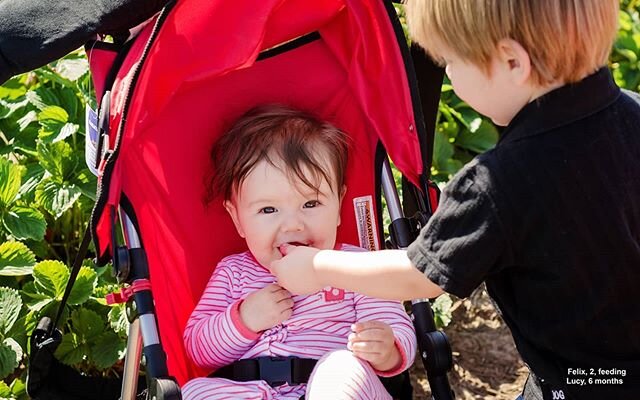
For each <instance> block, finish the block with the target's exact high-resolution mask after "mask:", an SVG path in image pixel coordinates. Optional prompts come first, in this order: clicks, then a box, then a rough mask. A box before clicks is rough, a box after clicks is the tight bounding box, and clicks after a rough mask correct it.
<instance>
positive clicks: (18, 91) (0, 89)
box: [0, 75, 27, 100]
mask: <svg viewBox="0 0 640 400" xmlns="http://www.w3.org/2000/svg"><path fill="white" fill-rule="evenodd" d="M23 77H24V75H18V76H14V77H13V78H11V79H9V80H8V81H6V82H5V83H3V84H2V86H0V99H7V100H14V99H17V98H18V97H21V96H23V95H24V94H25V92H26V91H27V89H26V87H25V85H24V83H22V80H23Z"/></svg>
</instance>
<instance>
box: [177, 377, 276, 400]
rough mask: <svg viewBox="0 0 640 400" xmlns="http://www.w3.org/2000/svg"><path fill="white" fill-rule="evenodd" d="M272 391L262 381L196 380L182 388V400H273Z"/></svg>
mask: <svg viewBox="0 0 640 400" xmlns="http://www.w3.org/2000/svg"><path fill="white" fill-rule="evenodd" d="M273 394H274V393H273V389H272V388H271V387H270V386H269V385H267V384H266V383H265V382H262V381H250V382H235V381H232V380H229V379H223V378H196V379H192V380H190V381H189V382H187V383H186V384H185V385H184V386H183V387H182V398H183V399H184V400H205V399H207V400H235V399H242V400H261V399H273V398H274V396H273Z"/></svg>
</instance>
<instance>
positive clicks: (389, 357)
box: [347, 321, 402, 371]
mask: <svg viewBox="0 0 640 400" xmlns="http://www.w3.org/2000/svg"><path fill="white" fill-rule="evenodd" d="M351 330H352V331H353V332H352V333H350V334H349V338H348V340H349V341H348V343H347V348H348V349H349V350H351V351H352V352H353V354H354V355H355V356H356V357H358V358H360V359H363V360H366V361H369V364H371V366H372V367H373V368H375V369H376V370H378V371H390V370H392V369H394V368H397V367H398V366H399V365H400V363H402V356H401V355H400V351H399V350H398V348H397V347H396V345H395V336H394V335H393V330H391V327H390V326H389V325H388V324H386V323H384V322H382V321H366V322H357V323H355V324H353V325H352V326H351Z"/></svg>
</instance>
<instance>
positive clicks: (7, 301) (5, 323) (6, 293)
mask: <svg viewBox="0 0 640 400" xmlns="http://www.w3.org/2000/svg"><path fill="white" fill-rule="evenodd" d="M21 308H22V299H21V298H20V294H18V291H17V290H15V289H10V288H6V287H0V337H4V336H6V335H7V333H8V332H9V330H10V329H11V327H12V326H13V324H14V323H15V322H16V320H17V319H18V315H20V309H21Z"/></svg>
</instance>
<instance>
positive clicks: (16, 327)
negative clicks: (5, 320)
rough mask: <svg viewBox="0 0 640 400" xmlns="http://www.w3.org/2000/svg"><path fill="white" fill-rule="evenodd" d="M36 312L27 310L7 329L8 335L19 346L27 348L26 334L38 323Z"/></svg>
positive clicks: (29, 333)
mask: <svg viewBox="0 0 640 400" xmlns="http://www.w3.org/2000/svg"><path fill="white" fill-rule="evenodd" d="M38 318H39V317H38V314H37V313H36V312H33V311H32V312H28V313H26V314H25V315H23V316H22V317H20V318H18V320H17V321H16V323H15V324H13V327H12V328H11V330H9V333H8V335H7V336H8V337H10V338H12V339H14V340H15V341H16V342H18V344H19V345H20V347H22V348H23V349H26V348H27V340H28V336H29V335H31V332H33V330H34V329H35V328H36V325H37V324H38Z"/></svg>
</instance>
